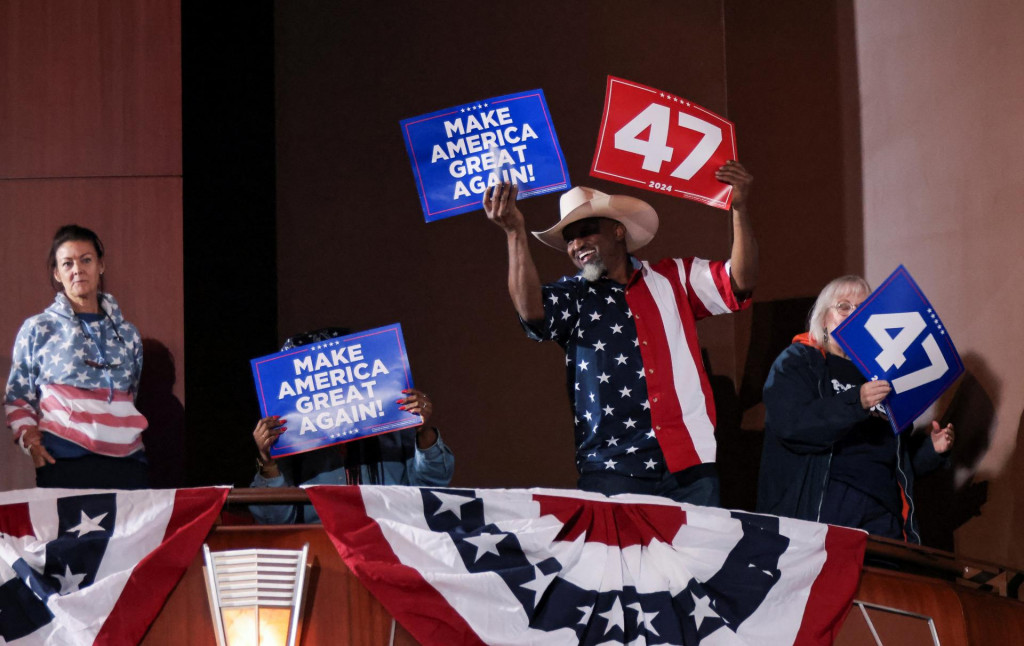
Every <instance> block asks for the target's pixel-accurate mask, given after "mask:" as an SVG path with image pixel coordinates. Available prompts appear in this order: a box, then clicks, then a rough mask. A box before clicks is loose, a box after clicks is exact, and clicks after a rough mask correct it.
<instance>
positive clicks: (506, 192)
mask: <svg viewBox="0 0 1024 646" xmlns="http://www.w3.org/2000/svg"><path fill="white" fill-rule="evenodd" d="M518 195H519V187H518V186H516V185H515V184H513V183H511V182H502V183H500V184H495V185H493V186H489V187H487V190H486V191H484V200H483V207H484V212H485V213H487V219H488V220H490V221H491V222H493V223H495V224H497V225H498V226H499V227H501V228H502V229H504V230H505V231H518V230H520V229H523V228H525V226H526V225H525V220H524V219H523V214H522V212H521V211H520V210H519V206H518V205H517V204H516V197H517V196H518Z"/></svg>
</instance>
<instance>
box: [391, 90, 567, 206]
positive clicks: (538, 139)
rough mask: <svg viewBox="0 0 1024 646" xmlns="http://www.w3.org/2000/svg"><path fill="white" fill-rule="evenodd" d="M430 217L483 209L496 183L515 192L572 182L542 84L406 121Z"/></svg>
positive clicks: (404, 128)
mask: <svg viewBox="0 0 1024 646" xmlns="http://www.w3.org/2000/svg"><path fill="white" fill-rule="evenodd" d="M401 124H402V136H403V137H404V138H405V149H406V152H408V153H409V161H410V162H412V172H413V175H414V176H415V179H416V190H417V192H419V196H420V205H421V206H422V207H423V215H424V217H425V218H426V220H427V222H433V221H434V220H440V219H442V218H447V217H450V216H453V215H459V214H460V213H467V212H469V211H474V210H476V209H479V208H481V201H482V200H483V194H484V190H485V189H486V188H487V187H488V186H491V185H493V184H495V183H497V182H499V181H500V182H512V183H513V184H516V185H517V186H518V187H519V198H520V199H521V198H525V197H531V196H533V195H542V194H544V193H552V192H554V191H561V190H565V189H566V188H568V187H569V171H568V169H567V168H566V165H565V157H564V156H563V155H562V149H561V147H560V146H559V145H558V136H557V135H556V134H555V126H554V124H553V123H552V122H551V115H550V113H549V112H548V104H547V101H545V100H544V91H543V90H529V91H527V92H519V93H517V94H506V95H505V96H499V97H495V98H493V99H485V100H483V101H477V102H474V103H467V104H465V105H459V106H455V107H454V108H447V109H445V110H438V111H437V112H432V113H430V114H425V115H422V116H419V117H412V118H410V119H403V120H402V121H401Z"/></svg>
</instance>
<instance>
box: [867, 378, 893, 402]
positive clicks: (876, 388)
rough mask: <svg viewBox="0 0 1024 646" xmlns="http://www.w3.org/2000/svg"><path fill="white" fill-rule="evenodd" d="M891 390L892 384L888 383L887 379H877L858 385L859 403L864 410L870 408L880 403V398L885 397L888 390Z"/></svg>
mask: <svg viewBox="0 0 1024 646" xmlns="http://www.w3.org/2000/svg"><path fill="white" fill-rule="evenodd" d="M891 390H892V386H890V385H889V382H888V381H884V380H881V379H879V380H877V381H869V382H866V383H865V384H864V385H863V386H861V387H860V405H861V408H863V409H864V410H871V408H872V407H873V406H877V405H878V404H880V403H882V400H883V399H885V398H886V396H887V395H888V394H889V391H891Z"/></svg>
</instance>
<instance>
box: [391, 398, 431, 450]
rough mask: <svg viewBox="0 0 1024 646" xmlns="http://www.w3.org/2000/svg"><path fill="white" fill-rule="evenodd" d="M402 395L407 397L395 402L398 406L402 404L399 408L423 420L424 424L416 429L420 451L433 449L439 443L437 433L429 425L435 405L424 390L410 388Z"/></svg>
mask: <svg viewBox="0 0 1024 646" xmlns="http://www.w3.org/2000/svg"><path fill="white" fill-rule="evenodd" d="M402 393H403V394H404V395H405V397H403V398H402V399H399V400H396V401H395V403H396V404H400V406H399V408H401V409H402V410H407V411H409V412H410V413H416V414H417V415H419V416H420V417H422V418H423V422H422V423H420V426H419V428H417V429H416V445H417V446H418V447H419V448H420V450H424V449H428V448H430V447H432V446H433V445H434V443H435V442H437V431H435V430H434V429H433V427H431V426H430V425H429V422H430V415H431V413H433V412H434V403H433V402H432V401H430V397H427V393H425V392H423V391H422V390H416V389H415V388H408V389H406V390H403V391H402Z"/></svg>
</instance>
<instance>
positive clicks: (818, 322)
mask: <svg viewBox="0 0 1024 646" xmlns="http://www.w3.org/2000/svg"><path fill="white" fill-rule="evenodd" d="M860 291H863V292H864V293H865V294H870V293H871V285H869V284H868V281H866V280H864V279H863V278H861V277H860V276H857V275H854V274H850V275H847V276H840V277H839V278H836V279H835V280H833V281H832V282H830V283H829V284H828V285H825V288H824V289H822V290H821V293H820V294H818V300H816V301H814V307H812V308H811V314H810V316H808V317H807V332H808V333H809V334H810V336H811V339H813V340H814V342H815V343H816V344H818V347H821V348H824V347H825V346H826V344H827V338H826V336H827V335H826V333H825V315H826V314H828V310H829V308H830V307H832V306H833V305H835V304H836V302H837V301H840V300H842V299H843V297H844V296H850V295H851V294H854V293H856V292H860Z"/></svg>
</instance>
